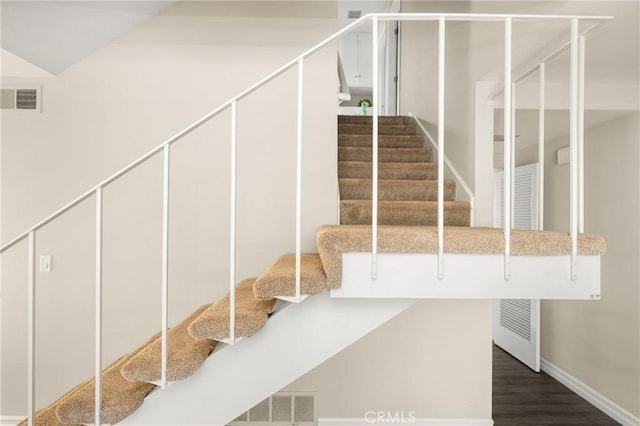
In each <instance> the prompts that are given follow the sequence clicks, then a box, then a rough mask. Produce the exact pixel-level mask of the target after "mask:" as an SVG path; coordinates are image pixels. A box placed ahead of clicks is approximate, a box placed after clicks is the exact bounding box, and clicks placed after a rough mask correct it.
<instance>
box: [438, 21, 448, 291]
mask: <svg viewBox="0 0 640 426" xmlns="http://www.w3.org/2000/svg"><path fill="white" fill-rule="evenodd" d="M445 45H446V40H445V18H444V16H441V17H440V18H439V19H438V279H442V277H443V276H444V83H445Z"/></svg>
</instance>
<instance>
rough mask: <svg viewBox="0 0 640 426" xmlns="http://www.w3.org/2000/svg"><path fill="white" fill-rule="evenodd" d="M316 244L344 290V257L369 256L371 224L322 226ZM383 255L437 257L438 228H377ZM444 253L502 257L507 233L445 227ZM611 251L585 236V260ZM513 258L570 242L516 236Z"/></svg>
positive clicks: (566, 250)
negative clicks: (399, 254)
mask: <svg viewBox="0 0 640 426" xmlns="http://www.w3.org/2000/svg"><path fill="white" fill-rule="evenodd" d="M316 241H317V244H318V251H319V253H320V257H321V258H322V263H323V265H325V271H326V274H327V285H328V286H329V287H330V288H338V287H340V283H341V280H342V253H354V252H370V251H371V226H370V225H323V226H321V227H320V228H319V229H318V233H317V237H316ZM378 251H379V252H380V253H437V252H438V228H437V227H435V226H386V225H382V226H378ZM444 251H445V252H446V253H458V254H503V253H504V233H503V230H502V229H501V228H480V227H466V226H447V227H445V228H444ZM605 251H606V244H605V242H604V239H603V238H602V237H600V236H597V235H588V234H580V235H579V236H578V252H579V254H580V255H593V256H600V255H602V254H604V252H605ZM511 254H512V255H514V256H555V255H568V254H571V237H570V236H569V234H567V233H565V232H552V231H528V230H515V229H514V230H512V231H511Z"/></svg>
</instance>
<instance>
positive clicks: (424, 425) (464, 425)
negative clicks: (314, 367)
mask: <svg viewBox="0 0 640 426" xmlns="http://www.w3.org/2000/svg"><path fill="white" fill-rule="evenodd" d="M393 414H394V413H391V416H388V417H387V418H386V420H385V419H380V420H379V419H378V418H377V417H376V416H375V415H369V416H368V417H367V416H365V417H363V418H320V419H318V426H372V425H374V426H375V425H378V426H396V425H406V426H409V425H410V426H493V420H491V419H420V418H416V417H413V416H409V415H405V416H393Z"/></svg>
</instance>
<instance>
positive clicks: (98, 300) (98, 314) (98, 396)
mask: <svg viewBox="0 0 640 426" xmlns="http://www.w3.org/2000/svg"><path fill="white" fill-rule="evenodd" d="M95 304H96V306H95V328H96V329H95V345H96V348H95V351H96V357H95V385H96V386H95V399H94V403H95V414H94V417H95V418H94V424H95V425H96V426H100V424H101V423H100V408H101V406H102V187H98V188H97V189H96V282H95Z"/></svg>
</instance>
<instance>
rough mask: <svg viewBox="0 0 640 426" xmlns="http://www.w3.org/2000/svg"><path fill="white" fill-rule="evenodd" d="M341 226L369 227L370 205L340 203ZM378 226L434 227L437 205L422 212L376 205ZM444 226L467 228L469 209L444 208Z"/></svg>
mask: <svg viewBox="0 0 640 426" xmlns="http://www.w3.org/2000/svg"><path fill="white" fill-rule="evenodd" d="M340 224H341V225H370V224H371V203H370V202H369V203H366V204H365V203H358V204H354V203H350V202H341V203H340ZM378 224H379V225H396V226H436V225H437V224H438V210H437V204H436V203H433V205H429V206H425V208H424V209H423V210H418V209H412V210H411V209H398V208H394V207H388V206H385V205H383V204H379V205H378ZM444 224H445V226H469V225H470V212H469V207H468V206H465V207H461V206H458V205H456V206H451V207H449V206H445V209H444Z"/></svg>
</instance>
